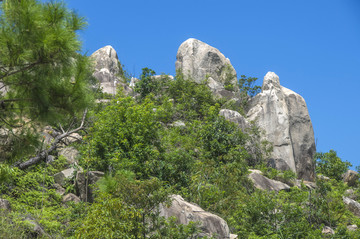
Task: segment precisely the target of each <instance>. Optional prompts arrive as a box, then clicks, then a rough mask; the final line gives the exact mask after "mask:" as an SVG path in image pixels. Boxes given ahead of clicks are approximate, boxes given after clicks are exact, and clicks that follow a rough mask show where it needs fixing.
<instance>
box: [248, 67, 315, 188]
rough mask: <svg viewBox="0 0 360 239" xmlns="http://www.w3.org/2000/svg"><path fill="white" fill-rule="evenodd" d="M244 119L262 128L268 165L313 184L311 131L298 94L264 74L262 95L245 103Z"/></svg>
mask: <svg viewBox="0 0 360 239" xmlns="http://www.w3.org/2000/svg"><path fill="white" fill-rule="evenodd" d="M247 118H248V120H249V121H253V120H254V121H255V122H256V123H257V125H258V126H259V127H260V128H261V129H263V131H264V132H265V135H264V136H263V140H267V141H269V142H271V143H272V144H273V153H272V155H271V159H270V160H269V164H270V166H272V167H274V168H276V169H279V170H292V171H293V172H295V173H296V174H297V176H298V178H301V179H304V180H308V181H314V179H315V170H314V163H313V156H314V154H315V151H316V149H315V140H314V132H313V127H312V123H311V120H310V116H309V113H308V110H307V106H306V103H305V100H304V99H303V98H302V97H301V96H300V95H298V94H297V93H295V92H293V91H291V90H289V89H287V88H285V87H283V86H281V85H280V81H279V77H278V76H277V75H276V74H275V73H273V72H268V73H267V74H266V76H265V77H264V82H263V85H262V92H261V93H259V94H258V95H256V96H255V97H254V98H253V99H251V101H250V102H249V110H248V112H247Z"/></svg>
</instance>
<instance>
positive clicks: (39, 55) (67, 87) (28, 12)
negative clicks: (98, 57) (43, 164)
mask: <svg viewBox="0 0 360 239" xmlns="http://www.w3.org/2000/svg"><path fill="white" fill-rule="evenodd" d="M0 12H1V15H0V28H1V31H0V104H1V107H0V127H1V128H3V131H2V134H7V135H8V136H9V138H8V141H7V142H6V145H5V146H4V147H5V150H6V151H8V152H12V153H11V154H10V153H9V154H7V155H3V156H4V158H15V157H17V158H21V157H22V156H24V155H26V154H28V153H29V152H31V151H34V148H38V147H39V142H36V141H37V138H36V137H35V135H34V134H35V133H36V131H37V125H35V122H36V123H39V122H46V123H52V124H55V125H57V124H58V123H59V122H65V121H67V120H68V119H69V118H70V117H73V116H74V115H76V114H78V113H79V111H80V110H82V109H84V108H85V107H87V106H88V105H89V102H90V101H91V98H92V97H91V95H92V94H91V92H90V88H89V82H90V80H91V79H92V77H91V64H90V62H89V59H88V58H87V57H86V56H84V55H81V54H80V53H79V52H80V50H81V42H80V41H79V39H78V35H77V31H78V30H81V29H83V27H84V26H85V22H84V20H83V18H81V17H79V16H78V15H77V14H75V13H74V12H72V11H69V10H68V9H67V8H66V7H65V6H64V4H63V3H60V2H48V3H41V2H39V1H36V0H21V1H14V0H6V1H3V2H2V3H0ZM4 90H5V91H4ZM18 128H20V129H18ZM26 146H27V147H26ZM20 148H21V150H20ZM26 149H28V150H26ZM18 152H19V153H18Z"/></svg>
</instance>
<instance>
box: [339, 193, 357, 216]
mask: <svg viewBox="0 0 360 239" xmlns="http://www.w3.org/2000/svg"><path fill="white" fill-rule="evenodd" d="M343 202H344V204H345V206H346V207H347V208H348V209H349V211H350V212H352V213H353V214H354V215H355V216H357V217H360V203H358V202H357V201H355V200H352V199H350V198H348V197H344V196H343Z"/></svg>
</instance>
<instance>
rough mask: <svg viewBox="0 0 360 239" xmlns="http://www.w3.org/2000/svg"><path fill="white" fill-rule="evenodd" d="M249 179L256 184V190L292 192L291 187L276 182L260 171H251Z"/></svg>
mask: <svg viewBox="0 0 360 239" xmlns="http://www.w3.org/2000/svg"><path fill="white" fill-rule="evenodd" d="M250 171H251V173H250V174H249V175H248V178H249V179H250V180H251V181H252V182H253V183H254V186H255V188H258V189H260V190H264V191H276V192H279V191H281V190H290V186H289V185H287V184H285V183H283V182H280V181H276V180H272V179H269V178H267V177H265V176H263V175H262V174H261V172H260V171H259V170H250Z"/></svg>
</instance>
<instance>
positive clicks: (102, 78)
mask: <svg viewBox="0 0 360 239" xmlns="http://www.w3.org/2000/svg"><path fill="white" fill-rule="evenodd" d="M91 58H92V59H93V60H94V62H95V72H94V74H93V75H94V77H95V78H96V79H97V80H98V81H99V82H100V87H101V88H102V89H103V92H104V93H108V94H115V93H116V92H117V87H122V88H123V89H124V92H125V93H128V92H130V91H131V89H130V87H128V86H127V85H126V84H124V83H122V79H121V76H120V75H121V72H122V67H121V64H120V62H119V59H118V55H117V53H116V51H115V49H114V48H113V47H112V46H105V47H103V48H100V49H99V50H97V51H95V52H94V53H93V54H92V55H91Z"/></svg>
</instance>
